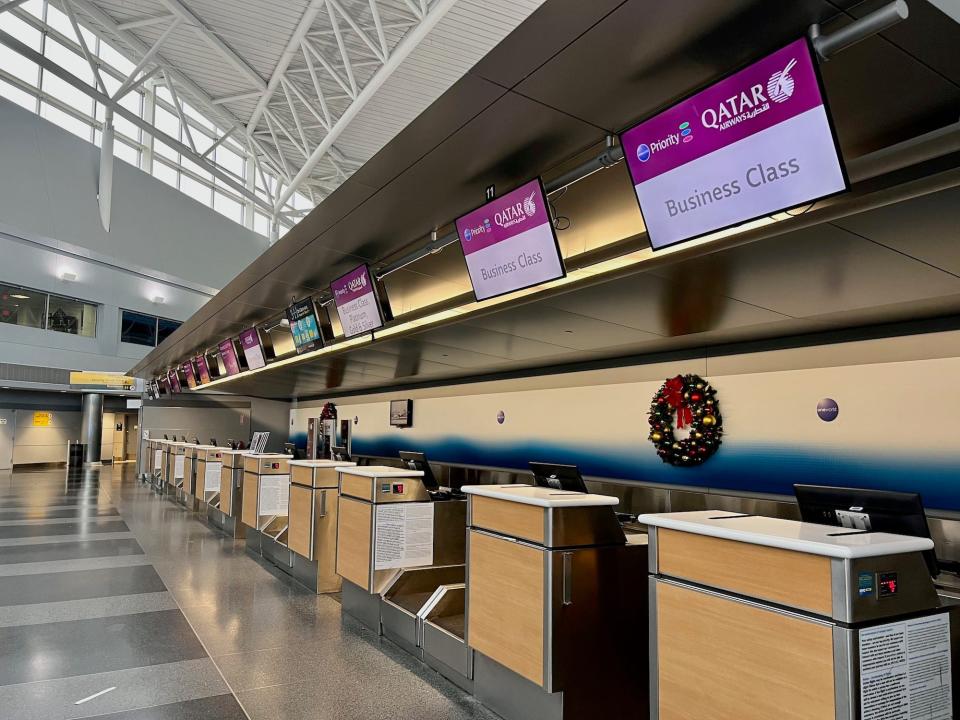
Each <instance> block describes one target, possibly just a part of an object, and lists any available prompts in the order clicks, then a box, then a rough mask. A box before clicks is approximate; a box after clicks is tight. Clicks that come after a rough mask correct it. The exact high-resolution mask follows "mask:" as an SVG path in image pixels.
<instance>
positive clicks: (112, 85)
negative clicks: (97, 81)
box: [100, 72, 123, 97]
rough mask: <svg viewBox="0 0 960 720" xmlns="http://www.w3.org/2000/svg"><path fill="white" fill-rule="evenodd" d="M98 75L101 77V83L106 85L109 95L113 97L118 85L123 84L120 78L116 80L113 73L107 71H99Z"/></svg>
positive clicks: (118, 87)
mask: <svg viewBox="0 0 960 720" xmlns="http://www.w3.org/2000/svg"><path fill="white" fill-rule="evenodd" d="M100 77H102V78H103V84H104V85H106V86H107V90H108V91H109V93H110V97H113V96H114V95H115V94H116V92H117V90H119V89H120V86H121V85H122V84H123V81H122V80H117V78H115V77H114V76H113V75H111V74H110V73H108V72H101V73H100Z"/></svg>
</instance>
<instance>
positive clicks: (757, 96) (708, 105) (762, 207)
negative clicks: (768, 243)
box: [620, 38, 848, 250]
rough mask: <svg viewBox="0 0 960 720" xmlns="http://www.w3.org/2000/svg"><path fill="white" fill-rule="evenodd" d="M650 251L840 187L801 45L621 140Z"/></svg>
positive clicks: (843, 185) (840, 172)
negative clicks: (647, 235)
mask: <svg viewBox="0 0 960 720" xmlns="http://www.w3.org/2000/svg"><path fill="white" fill-rule="evenodd" d="M620 140H621V144H622V146H623V152H624V155H625V157H626V160H627V168H628V170H629V171H630V177H631V179H632V181H633V185H634V190H635V192H636V195H637V201H638V202H639V204H640V212H641V213H642V214H643V220H644V224H645V225H646V228H647V232H648V233H649V235H650V245H651V246H652V247H653V249H654V250H659V249H661V248H665V247H669V246H670V245H675V244H676V243H680V242H684V241H687V240H692V239H694V238H697V237H700V236H702V235H708V234H710V233H713V232H717V231H719V230H723V229H725V228H729V227H733V226H736V225H740V224H741V223H746V222H749V221H752V220H757V219H759V218H765V217H767V216H768V215H772V214H774V213H777V212H780V211H782V210H786V209H789V208H795V207H798V206H802V205H808V204H810V203H812V202H815V201H816V200H819V199H821V198H824V197H827V196H829V195H834V194H836V193H838V192H842V191H844V190H846V189H847V187H848V184H847V178H846V174H845V172H844V169H843V163H842V161H841V155H840V149H839V146H838V144H837V140H836V135H835V133H834V131H833V126H832V124H831V121H830V113H829V111H828V110H827V104H826V99H825V97H824V92H823V87H822V84H821V82H820V76H819V74H818V72H817V63H816V62H815V60H814V56H813V52H812V48H811V46H810V42H809V41H808V40H807V39H806V38H801V39H799V40H795V41H794V42H792V43H790V44H789V45H787V46H786V47H783V48H781V49H780V50H777V51H776V52H774V53H771V54H770V55H767V56H766V57H763V58H761V59H760V60H757V61H756V62H754V63H752V64H750V65H748V66H747V67H745V68H743V69H741V70H739V71H737V72H735V73H733V74H731V75H729V76H727V77H726V78H724V79H722V80H720V81H719V82H716V83H714V84H713V85H711V86H709V87H707V88H706V89H704V90H701V91H699V92H697V93H696V94H694V95H692V96H690V97H688V98H687V99H686V100H683V101H681V102H679V103H677V104H676V105H674V106H673V107H671V108H668V109H667V110H664V111H663V112H661V113H659V114H658V115H655V116H653V117H652V118H650V119H649V120H645V121H644V122H642V123H640V124H639V125H636V126H634V127H632V128H630V129H629V130H627V131H626V132H624V133H623V134H622V135H621V136H620Z"/></svg>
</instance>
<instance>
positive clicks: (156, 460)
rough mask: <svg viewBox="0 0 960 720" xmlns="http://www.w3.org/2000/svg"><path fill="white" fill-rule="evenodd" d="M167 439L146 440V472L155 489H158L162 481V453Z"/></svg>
mask: <svg viewBox="0 0 960 720" xmlns="http://www.w3.org/2000/svg"><path fill="white" fill-rule="evenodd" d="M167 442H168V441H167V440H156V439H153V440H148V441H147V455H148V457H147V473H148V475H149V481H150V483H151V484H152V485H153V487H154V488H155V489H160V488H161V486H162V482H163V455H164V447H165V445H166V444H167Z"/></svg>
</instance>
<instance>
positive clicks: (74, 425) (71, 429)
mask: <svg viewBox="0 0 960 720" xmlns="http://www.w3.org/2000/svg"><path fill="white" fill-rule="evenodd" d="M34 412H41V411H34V410H17V411H16V417H17V429H16V434H15V436H14V440H13V464H14V465H25V464H30V463H58V462H66V461H67V441H68V440H78V439H79V437H80V413H79V412H69V411H63V410H54V411H51V413H50V426H49V427H36V426H34V424H33V420H34Z"/></svg>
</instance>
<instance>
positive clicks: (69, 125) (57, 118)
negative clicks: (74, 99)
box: [40, 102, 93, 142]
mask: <svg viewBox="0 0 960 720" xmlns="http://www.w3.org/2000/svg"><path fill="white" fill-rule="evenodd" d="M40 117H43V118H46V119H47V120H49V121H50V122H52V123H55V124H57V125H59V126H60V127H62V128H63V129H64V130H69V131H70V132H72V133H73V134H74V135H76V136H77V137H80V138H83V139H84V140H86V141H87V142H91V140H92V133H93V128H92V127H91V126H90V125H88V124H87V123H85V122H83V120H78V119H77V118H75V117H74V116H73V115H68V114H67V113H65V112H63V111H62V110H60V109H59V108H55V107H54V106H53V105H51V104H50V103H48V102H44V103H42V104H41V106H40Z"/></svg>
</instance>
